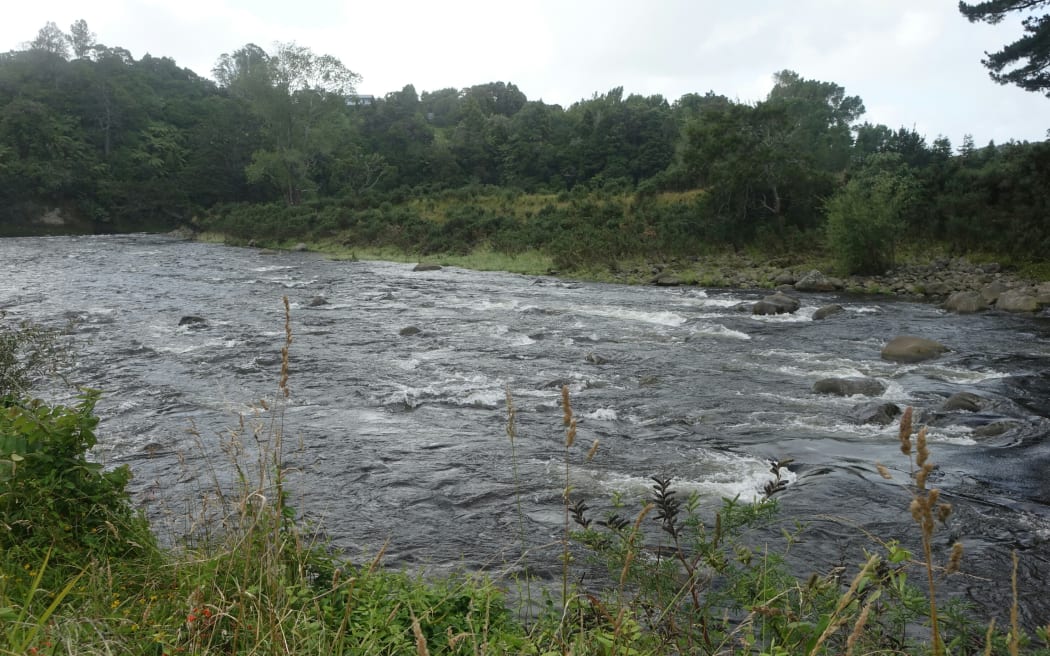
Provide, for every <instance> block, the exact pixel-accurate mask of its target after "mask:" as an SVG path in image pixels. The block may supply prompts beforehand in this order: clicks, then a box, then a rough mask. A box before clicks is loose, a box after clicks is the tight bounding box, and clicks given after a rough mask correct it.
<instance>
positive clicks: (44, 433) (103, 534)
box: [0, 390, 153, 577]
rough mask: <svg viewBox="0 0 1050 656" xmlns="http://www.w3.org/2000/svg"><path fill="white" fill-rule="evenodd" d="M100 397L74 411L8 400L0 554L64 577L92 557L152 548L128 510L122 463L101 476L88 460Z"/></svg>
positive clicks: (1, 435) (90, 393)
mask: <svg viewBox="0 0 1050 656" xmlns="http://www.w3.org/2000/svg"><path fill="white" fill-rule="evenodd" d="M98 398H99V392H97V391H95V390H87V391H85V392H84V393H83V395H82V396H81V397H80V402H79V403H78V404H77V405H76V406H74V407H66V406H62V405H56V406H49V405H47V404H45V403H43V402H41V401H24V402H16V401H8V403H7V404H6V405H5V406H4V407H3V408H2V409H0V552H3V553H5V554H6V556H5V557H7V558H19V557H23V558H25V562H27V563H28V562H39V561H40V560H41V559H42V557H43V555H44V554H45V553H46V552H47V551H48V550H49V549H51V550H52V556H51V566H50V567H49V571H48V573H49V574H53V575H54V576H56V577H61V576H63V575H65V574H68V573H69V572H68V569H67V568H69V567H72V568H74V569H76V570H79V569H81V568H83V567H84V566H86V565H87V564H89V562H90V561H91V560H92V559H96V558H97V559H105V558H108V557H115V556H116V557H124V556H129V555H132V554H138V553H145V551H144V550H148V549H149V548H150V547H152V545H153V538H152V534H151V533H150V530H149V526H148V524H147V522H146V520H145V519H144V518H143V517H142V516H141V515H140V513H138V512H137V511H136V510H135V509H134V508H133V507H132V506H131V503H130V501H129V499H128V495H127V492H126V491H125V486H126V485H127V483H128V481H129V480H130V479H131V471H130V470H129V469H128V468H127V466H123V467H118V468H116V469H113V470H109V471H106V470H105V469H104V468H103V466H102V465H101V464H99V463H96V462H91V461H89V460H88V459H87V452H88V451H89V450H90V449H91V448H92V447H93V446H94V445H95V442H96V437H95V427H96V426H97V424H98V417H96V416H95V414H94V409H95V403H96V402H97V401H98Z"/></svg>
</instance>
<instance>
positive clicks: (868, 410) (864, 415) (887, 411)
mask: <svg viewBox="0 0 1050 656" xmlns="http://www.w3.org/2000/svg"><path fill="white" fill-rule="evenodd" d="M900 413H901V409H900V408H899V407H897V405H896V404H894V403H878V402H874V403H864V404H862V405H858V406H857V407H856V408H853V409H852V410H850V411H849V414H848V415H847V416H848V418H849V420H850V421H851V422H853V423H854V424H876V425H878V426H889V425H890V424H892V423H893V422H894V421H895V420H896V419H897V417H898V416H899V415H900Z"/></svg>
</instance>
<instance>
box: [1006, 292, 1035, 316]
mask: <svg viewBox="0 0 1050 656" xmlns="http://www.w3.org/2000/svg"><path fill="white" fill-rule="evenodd" d="M995 307H997V308H999V309H1000V310H1003V311H1005V312H1036V311H1038V310H1039V301H1038V300H1037V299H1036V297H1035V295H1033V294H1030V293H1028V292H1027V291H1025V290H1023V289H1008V290H1006V291H1005V292H1003V293H1002V294H1000V295H999V300H997V301H996V302H995Z"/></svg>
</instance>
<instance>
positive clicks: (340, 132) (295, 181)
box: [213, 43, 360, 205]
mask: <svg viewBox="0 0 1050 656" xmlns="http://www.w3.org/2000/svg"><path fill="white" fill-rule="evenodd" d="M213 73H214V74H215V77H216V79H217V80H218V81H219V84H220V86H222V87H225V88H227V89H229V90H230V92H231V93H233V94H235V95H236V96H239V97H241V98H243V99H244V100H245V101H247V102H248V104H249V106H250V107H251V109H252V112H253V113H254V114H255V115H256V116H257V117H258V118H259V120H260V123H261V124H262V127H263V134H264V136H265V138H266V140H267V142H268V143H267V147H266V148H262V149H259V150H257V151H255V153H254V154H253V155H252V161H251V163H250V164H249V165H248V167H247V169H246V171H245V172H246V174H247V177H248V180H249V181H250V182H265V183H268V184H270V185H272V186H273V187H275V188H277V189H279V190H280V191H281V194H282V196H283V197H284V200H285V202H287V203H288V204H289V205H297V204H299V203H300V202H301V201H302V199H303V194H304V193H305V192H307V191H309V190H310V189H312V188H313V187H314V186H316V181H315V180H314V179H313V173H314V171H315V169H316V167H317V165H318V163H319V162H320V161H321V160H322V159H324V158H326V157H328V156H329V155H330V154H331V153H333V152H334V151H336V150H338V149H339V148H340V147H342V146H343V145H345V143H346V142H347V141H348V140H349V138H350V133H349V127H350V125H349V120H348V118H347V116H346V99H347V97H348V96H350V95H351V94H353V93H354V84H355V83H356V82H357V81H358V80H359V79H360V76H358V75H357V74H356V73H354V72H353V71H351V70H349V69H347V68H346V67H345V66H343V64H342V62H340V61H339V60H338V59H336V58H335V57H332V56H331V55H317V54H314V53H313V52H312V51H311V50H310V49H309V48H305V47H303V46H298V45H296V44H294V43H286V44H278V46H277V51H276V52H275V53H274V54H273V55H270V54H268V53H266V52H265V51H264V50H262V48H259V47H258V46H256V45H254V44H248V45H246V46H244V47H243V48H241V49H240V50H237V51H236V52H234V53H233V54H232V55H231V54H224V55H222V56H221V57H220V58H219V61H218V62H217V63H216V65H215V68H214V69H213Z"/></svg>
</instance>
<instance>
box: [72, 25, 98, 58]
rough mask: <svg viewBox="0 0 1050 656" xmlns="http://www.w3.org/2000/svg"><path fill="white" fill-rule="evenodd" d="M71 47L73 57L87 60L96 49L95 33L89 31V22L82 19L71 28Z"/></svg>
mask: <svg viewBox="0 0 1050 656" xmlns="http://www.w3.org/2000/svg"><path fill="white" fill-rule="evenodd" d="M68 38H69V45H70V46H72V47H73V56H74V57H76V58H77V59H85V58H86V57H87V56H88V54H89V53H91V51H92V50H94V48H95V33H94V32H92V31H91V30H90V29H88V24H87V21H86V20H84V19H83V18H81V19H80V20H78V21H76V22H74V23H73V24H72V25H70V26H69V37H68Z"/></svg>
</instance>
